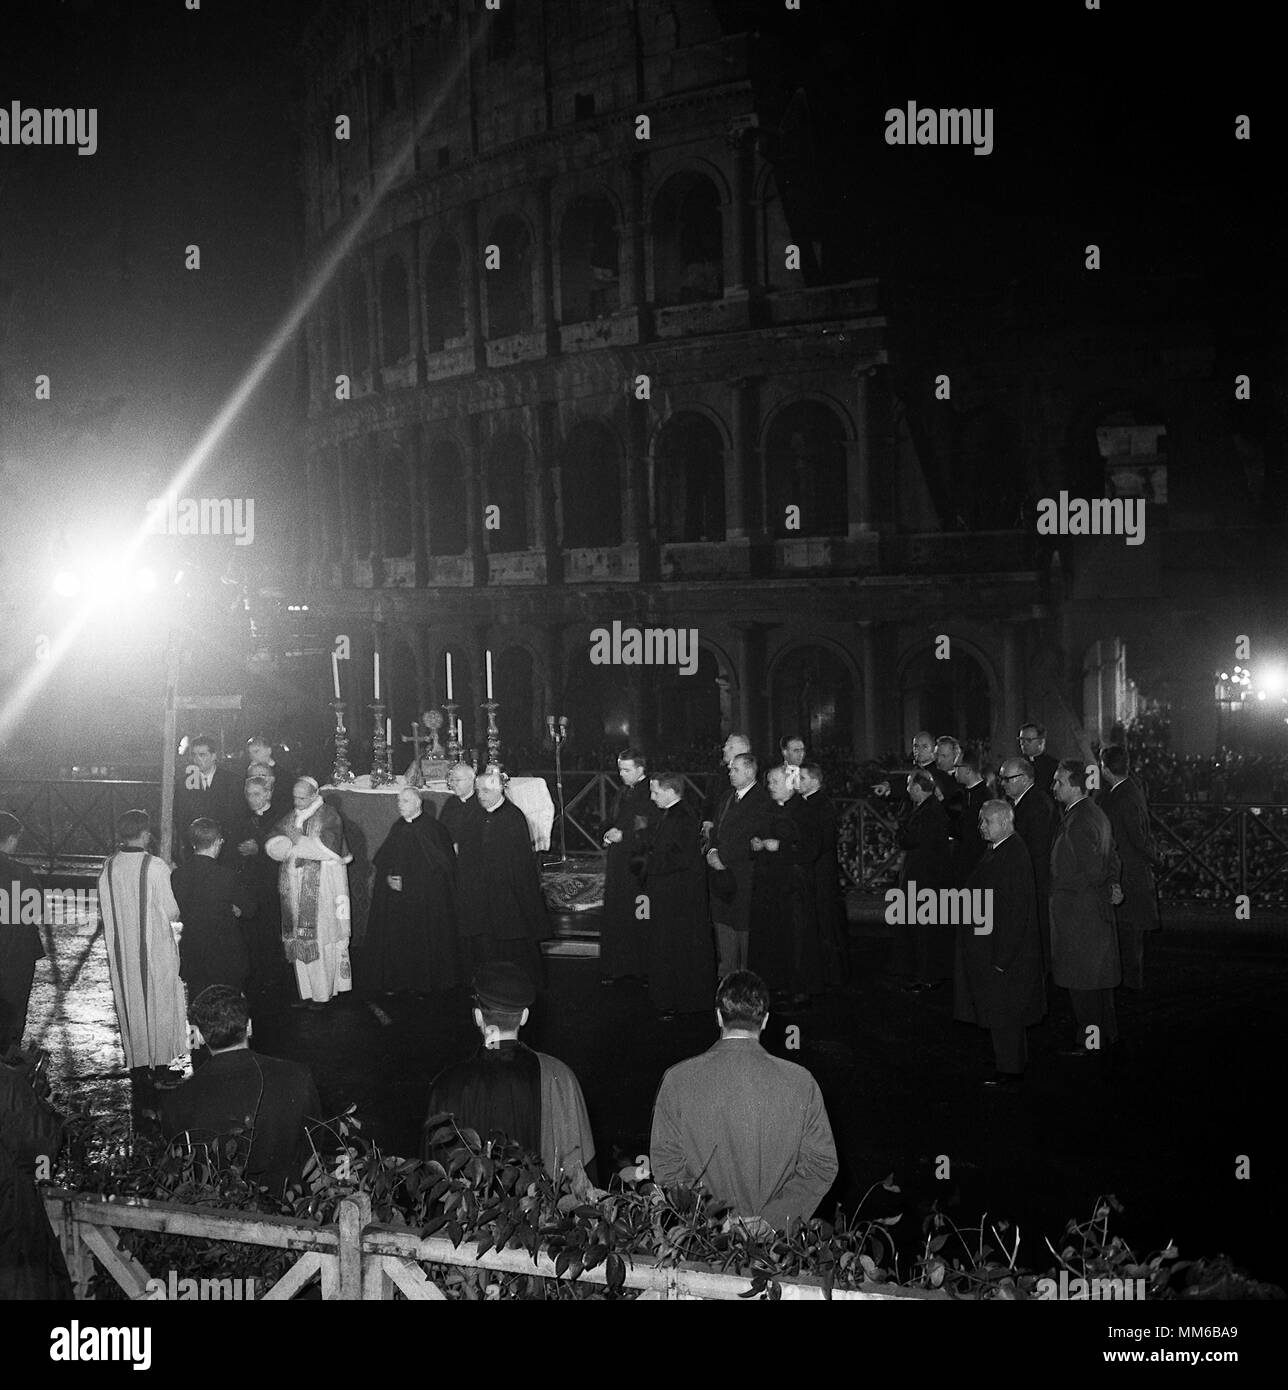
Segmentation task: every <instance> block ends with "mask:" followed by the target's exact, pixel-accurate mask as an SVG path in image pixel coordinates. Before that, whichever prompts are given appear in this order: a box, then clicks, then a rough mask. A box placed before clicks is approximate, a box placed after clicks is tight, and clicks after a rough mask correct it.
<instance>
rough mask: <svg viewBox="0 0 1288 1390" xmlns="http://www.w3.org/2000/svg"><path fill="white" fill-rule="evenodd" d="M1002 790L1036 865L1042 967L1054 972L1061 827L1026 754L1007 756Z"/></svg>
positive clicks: (1034, 878)
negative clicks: (1055, 851)
mask: <svg viewBox="0 0 1288 1390" xmlns="http://www.w3.org/2000/svg"><path fill="white" fill-rule="evenodd" d="M997 780H998V782H999V783H1000V784H1001V790H1002V793H1003V795H1004V796H1006V797H1008V798H1009V799H1010V801H1011V803H1012V805H1013V806H1014V807H1015V833H1016V834H1017V835H1018V836H1019V837H1020V839H1021V840H1023V841H1024V847H1025V848H1026V849H1027V850H1028V852H1029V862H1030V863H1031V864H1032V865H1033V884H1034V887H1035V888H1036V890H1037V898H1038V933H1039V935H1040V937H1041V940H1042V970H1043V973H1044V974H1047V975H1049V974H1050V973H1051V841H1052V840H1054V839H1055V832H1056V831H1057V830H1058V829H1059V827H1060V812H1059V810H1058V809H1057V807H1056V804H1055V802H1054V801H1052V800H1051V798H1050V797H1049V796H1048V795H1047V793H1046V792H1044V791H1043V790H1042V788H1041V787H1039V786H1035V785H1034V781H1033V764H1032V763H1031V762H1029V760H1028V759H1027V758H1007V760H1006V761H1005V762H1004V763H1003V764H1002V769H1001V773H1000V775H999V776H998V779H997Z"/></svg>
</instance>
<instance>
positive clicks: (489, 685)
mask: <svg viewBox="0 0 1288 1390" xmlns="http://www.w3.org/2000/svg"><path fill="white" fill-rule="evenodd" d="M487 697H488V699H489V700H490V699H491V698H492V653H491V652H490V651H489V652H488V653H487Z"/></svg>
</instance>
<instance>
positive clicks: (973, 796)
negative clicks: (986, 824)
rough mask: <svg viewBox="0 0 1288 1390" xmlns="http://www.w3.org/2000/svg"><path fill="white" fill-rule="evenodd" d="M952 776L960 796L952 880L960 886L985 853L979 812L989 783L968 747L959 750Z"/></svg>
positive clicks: (986, 794) (984, 800) (977, 755)
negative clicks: (953, 877) (953, 878)
mask: <svg viewBox="0 0 1288 1390" xmlns="http://www.w3.org/2000/svg"><path fill="white" fill-rule="evenodd" d="M953 775H954V776H955V777H956V778H957V790H958V794H959V795H960V796H961V805H960V809H959V812H958V816H957V833H956V835H955V837H954V844H953V860H954V864H953V867H954V871H955V873H956V879H955V882H956V884H957V885H958V886H959V887H960V886H961V885H962V884H964V883H965V882H966V880H967V879H968V878H969V877H970V872H971V870H972V869H973V868H974V867H975V865H976V864H978V863H979V861H980V857H981V856H982V855H983V853H984V841H983V839H982V838H981V836H980V830H979V813H980V810H981V808H982V807H983V805H984V803H985V802H986V801H987V800H988V783H987V782H986V781H985V780H984V777H983V774H982V773H981V772H980V770H979V754H978V753H976V752H973V751H972V750H971V749H969V748H963V749H962V750H961V752H960V753H958V755H957V763H956V765H955V766H954V768H953Z"/></svg>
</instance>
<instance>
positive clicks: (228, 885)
mask: <svg viewBox="0 0 1288 1390" xmlns="http://www.w3.org/2000/svg"><path fill="white" fill-rule="evenodd" d="M188 844H189V845H190V846H191V848H192V858H191V859H189V860H188V861H187V862H186V863H184V864H180V865H179V867H178V868H177V869H176V870H175V871H174V872H173V873H172V874H171V875H170V886H171V888H173V889H174V898H175V902H177V903H178V904H179V918H180V921H182V922H183V935H182V936H181V937H180V938H179V975H180V978H181V979H182V980H183V983H184V985H185V986H186V987H187V990H188V998H189V1000H193V999H195V998H196V997H197V995H199V994H200V993H201V992H202V990H204V989H205V988H206V987H207V986H208V985H229V986H230V987H231V988H233V989H235V990H237V992H238V993H241V991H242V990H244V989H245V988H246V979H247V976H248V975H249V974H250V958H249V956H248V955H247V952H246V941H245V938H244V937H243V936H242V933H241V925H240V922H239V920H238V919H239V918H246V917H253V916H254V915H255V910H256V905H255V899H254V897H253V896H252V895H251V892H250V889H249V887H248V886H247V885H246V883H245V881H244V880H243V879H242V878H240V877H239V876H238V874H237V872H236V870H234V869H231V868H229V867H228V865H226V864H217V863H216V862H215V861H216V860H217V859H218V858H219V851H220V850H221V849H223V847H224V837H223V833H222V832H221V831H220V829H219V827H218V826H217V825H216V824H215V823H214V821H212V820H195V821H193V823H192V824H191V825H190V826H189V827H188Z"/></svg>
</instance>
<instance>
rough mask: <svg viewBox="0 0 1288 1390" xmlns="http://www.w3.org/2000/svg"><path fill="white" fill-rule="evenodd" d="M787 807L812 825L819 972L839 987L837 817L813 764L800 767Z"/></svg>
mask: <svg viewBox="0 0 1288 1390" xmlns="http://www.w3.org/2000/svg"><path fill="white" fill-rule="evenodd" d="M787 804H788V806H789V807H790V808H791V809H792V810H793V811H794V812H795V813H796V814H797V815H798V816H799V817H801V819H802V820H804V821H812V822H813V825H814V829H813V831H812V833H811V834H810V835H807V837H806V838H807V840H809V841H810V842H811V843H813V844H814V845H815V847H816V857H815V859H814V863H813V866H812V874H813V879H814V907H815V910H816V912H817V914H818V935H819V945H820V946H821V947H822V950H823V972H824V977H825V979H826V981H827V984H828V986H829V987H830V988H834V989H835V988H839V987H840V986H841V985H844V984H847V983H848V982H849V979H850V923H849V918H848V917H847V916H846V911H845V896H844V894H843V893H842V892H841V883H840V868H839V865H838V863H837V858H836V847H837V838H838V831H839V828H840V816H839V815H838V814H837V810H836V803H835V802H834V801H833V800H832V798H831V797H830V796H828V794H827V793H826V792H825V791H824V790H823V769H822V768H821V767H819V765H818V764H817V763H804V764H802V766H801V789H800V793H799V794H798V795H797V796H794V797H793V798H792V799H791V800H790V801H789V802H788V803H787Z"/></svg>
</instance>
